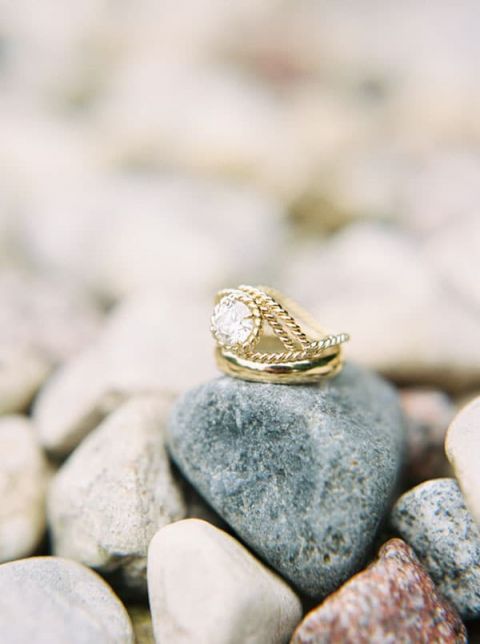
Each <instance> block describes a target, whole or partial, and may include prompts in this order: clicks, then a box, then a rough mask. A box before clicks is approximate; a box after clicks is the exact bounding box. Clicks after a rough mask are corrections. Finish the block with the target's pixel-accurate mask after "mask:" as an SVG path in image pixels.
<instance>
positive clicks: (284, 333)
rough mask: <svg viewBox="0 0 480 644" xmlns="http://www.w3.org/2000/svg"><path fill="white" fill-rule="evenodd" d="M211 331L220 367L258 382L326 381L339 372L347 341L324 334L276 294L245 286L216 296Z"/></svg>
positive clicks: (288, 301) (345, 338)
mask: <svg viewBox="0 0 480 644" xmlns="http://www.w3.org/2000/svg"><path fill="white" fill-rule="evenodd" d="M211 331H212V334H213V337H214V338H215V340H216V341H217V349H216V359H217V364H218V366H219V367H220V369H221V370H222V371H224V372H225V373H227V374H229V375H231V376H234V377H237V378H243V379H244V380H253V381H260V382H278V383H301V382H311V381H316V380H319V379H321V378H326V377H331V376H333V375H335V374H336V373H338V371H339V370H340V369H341V368H342V362H343V360H342V349H341V344H342V343H343V342H346V341H347V340H348V339H349V336H348V335H347V334H346V333H340V334H336V335H333V334H329V333H327V332H326V331H325V330H324V329H322V328H321V327H320V326H318V324H317V323H316V322H315V321H314V320H313V319H312V318H311V317H310V316H309V315H308V314H307V313H306V312H305V311H304V310H303V309H302V308H300V307H299V306H298V305H297V304H295V303H294V302H292V301H291V300H288V299H287V298H285V297H284V296H283V295H282V294H281V293H279V292H278V291H275V290H274V289H272V288H269V287H253V286H246V285H242V286H239V287H238V288H236V289H226V290H222V291H220V292H219V293H218V294H217V297H216V306H215V309H214V312H213V315H212V325H211Z"/></svg>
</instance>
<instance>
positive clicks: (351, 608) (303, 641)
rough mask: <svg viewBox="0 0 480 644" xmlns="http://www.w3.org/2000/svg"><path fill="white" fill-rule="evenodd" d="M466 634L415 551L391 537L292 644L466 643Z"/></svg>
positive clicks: (303, 626)
mask: <svg viewBox="0 0 480 644" xmlns="http://www.w3.org/2000/svg"><path fill="white" fill-rule="evenodd" d="M466 641H467V638H466V632H465V627H464V626H463V624H462V622H461V620H460V618H459V616H458V614H457V612H456V611H455V609H454V608H453V607H452V606H451V605H450V604H449V603H448V602H447V601H446V600H445V599H444V598H443V597H442V595H441V594H440V593H439V592H438V591H437V589H436V588H435V585H434V583H433V582H432V580H431V578H430V577H429V575H428V574H427V573H426V571H425V570H424V568H423V567H422V566H421V564H420V563H419V561H418V559H417V558H416V556H415V554H414V552H413V550H412V549H411V548H410V547H409V546H408V545H407V544H406V543H404V542H403V541H401V540H400V539H392V540H390V541H388V542H387V543H386V544H385V545H384V546H382V548H381V549H380V552H379V557H378V559H377V560H376V561H375V562H373V563H372V564H371V565H370V566H369V567H368V568H366V569H365V570H363V571H362V572H360V573H358V574H357V575H355V577H353V578H352V579H350V580H349V581H348V582H347V583H346V584H345V585H344V586H342V587H341V588H340V589H339V590H338V591H337V592H336V593H334V594H333V595H331V596H330V597H328V598H327V599H326V600H325V601H324V602H323V604H320V606H318V607H317V608H315V609H314V610H312V611H311V612H310V613H309V614H308V615H307V616H306V617H305V619H304V620H303V622H302V623H301V624H300V625H299V627H298V628H297V630H296V631H295V633H294V635H293V637H292V640H291V644H386V643H391V644H396V643H397V642H405V643H407V642H408V643H412V644H413V643H415V644H431V643H432V642H435V643H438V644H460V643H463V642H466Z"/></svg>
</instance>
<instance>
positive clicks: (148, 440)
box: [48, 396, 185, 593]
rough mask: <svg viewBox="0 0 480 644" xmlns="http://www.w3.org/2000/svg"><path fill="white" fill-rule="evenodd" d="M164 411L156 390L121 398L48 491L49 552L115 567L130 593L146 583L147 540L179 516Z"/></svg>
mask: <svg viewBox="0 0 480 644" xmlns="http://www.w3.org/2000/svg"><path fill="white" fill-rule="evenodd" d="M167 412H168V405H167V404H166V403H165V401H163V400H162V399H161V398H158V397H154V396H141V397H138V398H134V399H132V400H130V401H128V402H127V403H125V404H124V405H122V406H121V407H120V408H119V409H118V410H117V411H116V412H114V413H113V414H111V415H110V416H109V417H108V418H107V419H106V420H105V421H104V422H103V423H101V424H100V425H99V426H98V427H97V428H96V429H95V431H94V432H92V433H91V434H90V436H88V438H86V439H85V441H84V442H83V443H82V444H81V445H80V446H79V447H78V449H76V450H75V452H74V453H73V454H72V455H71V456H70V458H69V459H68V460H67V461H66V463H65V464H64V465H63V466H62V467H61V468H60V470H59V471H58V473H57V474H56V476H55V477H54V479H53V481H52V484H51V488H50V492H49V497H48V516H49V522H50V526H51V530H52V538H53V550H54V552H55V554H57V555H59V556H63V557H68V558H70V559H75V560H77V561H80V562H82V563H84V564H86V565H88V566H91V567H93V568H96V569H98V570H100V571H101V572H103V573H108V574H115V578H116V581H117V582H118V583H119V584H120V585H122V586H123V587H126V588H127V589H129V590H131V591H133V592H134V593H144V592H145V590H146V560H147V548H148V544H149V542H150V539H151V538H152V536H153V535H154V534H155V532H156V531H157V530H158V528H160V527H162V526H164V525H166V524H168V523H170V522H171V521H176V520H178V519H181V518H183V517H184V516H185V508H184V503H183V499H182V497H181V493H180V490H179V488H178V487H177V485H176V484H175V481H174V480H173V477H172V475H171V472H170V466H169V462H168V458H167V454H166V451H165V448H164V435H163V429H164V424H165V419H166V414H167Z"/></svg>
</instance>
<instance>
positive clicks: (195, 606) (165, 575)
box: [148, 519, 301, 644]
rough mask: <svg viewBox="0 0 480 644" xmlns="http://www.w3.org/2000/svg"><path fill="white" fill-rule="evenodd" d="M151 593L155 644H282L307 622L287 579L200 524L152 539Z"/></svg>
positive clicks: (180, 525)
mask: <svg viewBox="0 0 480 644" xmlns="http://www.w3.org/2000/svg"><path fill="white" fill-rule="evenodd" d="M148 588H149V597H150V606H151V610H152V618H153V628H154V633H155V640H156V641H157V642H171V643H172V644H182V643H185V644H187V642H188V643H190V642H196V643H197V642H198V644H244V643H245V642H249V643H251V644H280V643H281V642H288V639H289V637H290V635H291V633H292V631H293V629H294V627H295V625H296V624H297V622H298V620H299V619H300V617H301V604H300V600H299V599H298V597H297V596H296V595H295V593H294V592H293V591H292V590H291V589H290V588H289V587H288V586H287V584H286V583H285V582H284V581H283V580H282V579H280V578H279V577H277V576H276V575H275V574H274V573H273V572H271V571H270V570H269V569H268V568H266V567H265V566H264V565H263V564H262V563H260V562H259V561H258V560H257V559H255V557H254V556H253V555H251V554H250V553H249V552H248V550H246V548H244V547H243V546H242V545H241V544H240V543H239V542H238V541H236V540H235V539H234V538H233V537H231V536H230V535H228V534H226V533H225V532H223V531H222V530H219V529H218V528H215V527H214V526H212V525H210V524H208V523H206V522H205V521H200V520H197V519H187V520H185V521H179V522H177V523H174V524H172V525H170V526H167V527H166V528H163V529H162V530H159V531H158V532H157V534H156V535H155V537H154V538H153V539H152V542H151V544H150V548H149V554H148Z"/></svg>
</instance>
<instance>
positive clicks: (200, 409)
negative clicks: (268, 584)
mask: <svg viewBox="0 0 480 644" xmlns="http://www.w3.org/2000/svg"><path fill="white" fill-rule="evenodd" d="M403 430H404V427H403V417H402V415H401V411H400V408H399V404H398V398H397V396H396V394H395V392H394V391H393V390H392V388H391V387H390V386H389V385H388V384H387V383H386V382H384V381H383V380H382V379H380V378H378V377H377V376H375V375H373V374H372V373H370V372H368V371H366V370H364V369H362V368H360V367H357V366H354V365H347V366H346V367H345V369H344V370H343V372H342V373H341V375H340V376H338V377H337V378H336V379H334V380H331V381H327V382H325V383H323V384H321V385H318V386H317V385H304V386H284V385H273V384H262V383H249V382H244V381H242V380H235V379H232V378H228V377H222V378H219V379H217V380H213V381H211V382H208V383H206V384H205V385H203V386H201V387H199V388H197V389H194V390H192V391H190V392H188V393H187V394H186V395H185V396H184V397H183V398H182V399H181V400H180V401H179V402H178V403H177V404H176V406H175V408H174V411H173V413H172V416H171V419H170V423H169V427H168V434H169V439H168V440H169V447H170V450H171V453H172V455H173V458H174V460H175V461H176V463H177V465H178V466H179V468H180V470H181V471H182V472H183V473H184V475H185V476H186V477H187V478H188V479H189V480H190V482H191V483H192V484H193V485H194V486H195V487H196V488H197V490H198V491H199V492H200V493H201V494H202V495H203V496H204V497H205V499H206V500H207V501H208V502H209V503H210V504H211V505H212V507H213V508H214V509H215V510H216V511H217V512H218V513H219V514H220V516H222V518H223V519H225V520H226V521H227V523H229V524H230V526H231V527H232V528H233V529H234V530H235V531H236V532H237V534H238V535H239V536H240V537H241V538H242V539H243V540H244V541H245V542H246V543H247V544H249V545H250V546H251V547H252V549H253V550H255V551H256V552H257V553H258V554H259V555H260V556H261V557H262V558H263V559H265V560H266V561H267V562H268V563H269V564H270V565H271V566H272V567H273V568H274V569H275V570H277V571H279V572H280V573H281V574H283V575H284V576H285V577H286V578H288V579H289V580H290V581H291V582H292V583H293V584H295V585H296V586H297V587H298V588H299V589H300V590H301V591H303V592H305V593H306V594H308V595H311V596H315V597H318V596H323V595H326V594H327V593H329V592H331V591H332V590H333V589H335V588H336V587H337V586H338V585H339V584H340V583H341V582H342V581H344V580H345V579H346V578H348V577H349V576H351V575H352V574H353V573H354V572H355V571H356V570H358V569H359V568H360V567H361V565H362V563H363V561H364V559H365V557H366V556H367V554H368V552H369V551H370V548H371V546H372V542H373V540H374V538H375V534H376V532H377V529H378V527H379V524H380V522H381V520H382V518H383V516H384V514H385V512H386V511H387V508H388V504H389V501H390V498H391V495H392V493H393V491H394V489H395V486H396V483H397V477H398V473H399V469H400V466H401V462H402V456H403V449H404V432H403Z"/></svg>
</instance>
